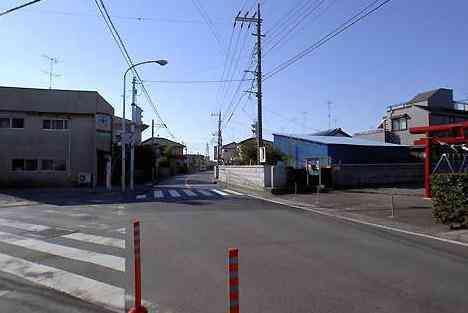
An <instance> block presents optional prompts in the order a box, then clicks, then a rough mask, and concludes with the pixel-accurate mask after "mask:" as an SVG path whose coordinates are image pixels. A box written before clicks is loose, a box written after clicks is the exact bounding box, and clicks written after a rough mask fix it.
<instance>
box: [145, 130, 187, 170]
mask: <svg viewBox="0 0 468 313" xmlns="http://www.w3.org/2000/svg"><path fill="white" fill-rule="evenodd" d="M141 145H143V146H145V145H149V146H152V147H153V153H154V155H155V163H156V164H155V167H156V168H159V167H160V162H161V161H163V160H164V155H165V154H166V153H168V152H169V155H170V160H166V161H167V162H169V164H167V166H166V165H165V166H161V167H168V168H169V169H170V174H176V173H177V170H178V169H179V168H181V167H183V166H185V156H184V149H185V145H183V144H180V143H178V142H175V141H172V140H170V139H167V138H162V137H152V138H148V139H146V140H144V141H143V142H142V143H141ZM163 176H167V175H163Z"/></svg>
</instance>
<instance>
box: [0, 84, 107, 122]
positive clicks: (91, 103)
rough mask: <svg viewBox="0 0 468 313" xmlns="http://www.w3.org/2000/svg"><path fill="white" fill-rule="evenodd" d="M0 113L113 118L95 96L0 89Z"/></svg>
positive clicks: (73, 92) (79, 92) (74, 92)
mask: <svg viewBox="0 0 468 313" xmlns="http://www.w3.org/2000/svg"><path fill="white" fill-rule="evenodd" d="M0 98H1V101H0V110H6V111H20V112H41V113H65V114H97V113H104V114H109V115H114V108H113V107H112V105H110V103H108V102H107V101H106V100H105V99H104V98H103V97H102V96H101V95H100V94H99V93H98V92H96V91H86V90H60V89H40V88H22V87H3V86H1V87H0Z"/></svg>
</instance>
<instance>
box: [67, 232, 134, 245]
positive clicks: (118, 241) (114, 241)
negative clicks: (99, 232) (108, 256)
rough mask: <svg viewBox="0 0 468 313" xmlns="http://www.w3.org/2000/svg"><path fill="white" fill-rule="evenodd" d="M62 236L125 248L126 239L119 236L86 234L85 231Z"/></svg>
mask: <svg viewBox="0 0 468 313" xmlns="http://www.w3.org/2000/svg"><path fill="white" fill-rule="evenodd" d="M61 237H63V238H68V239H73V240H79V241H84V242H90V243H94V244H97V245H104V246H109V247H116V248H122V249H124V248H125V240H123V239H118V238H112V237H102V236H96V235H90V234H84V233H72V234H68V235H63V236H61Z"/></svg>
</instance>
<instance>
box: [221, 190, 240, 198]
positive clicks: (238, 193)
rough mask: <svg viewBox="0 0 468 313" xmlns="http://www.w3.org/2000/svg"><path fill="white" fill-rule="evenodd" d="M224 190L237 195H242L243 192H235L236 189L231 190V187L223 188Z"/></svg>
mask: <svg viewBox="0 0 468 313" xmlns="http://www.w3.org/2000/svg"><path fill="white" fill-rule="evenodd" d="M223 190H224V191H226V192H228V193H232V194H233V195H237V196H243V195H244V194H242V193H240V192H237V191H234V190H231V189H223Z"/></svg>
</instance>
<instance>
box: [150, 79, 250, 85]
mask: <svg viewBox="0 0 468 313" xmlns="http://www.w3.org/2000/svg"><path fill="white" fill-rule="evenodd" d="M251 80H253V79H232V80H144V81H143V82H145V83H157V84H222V83H226V82H245V81H251Z"/></svg>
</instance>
